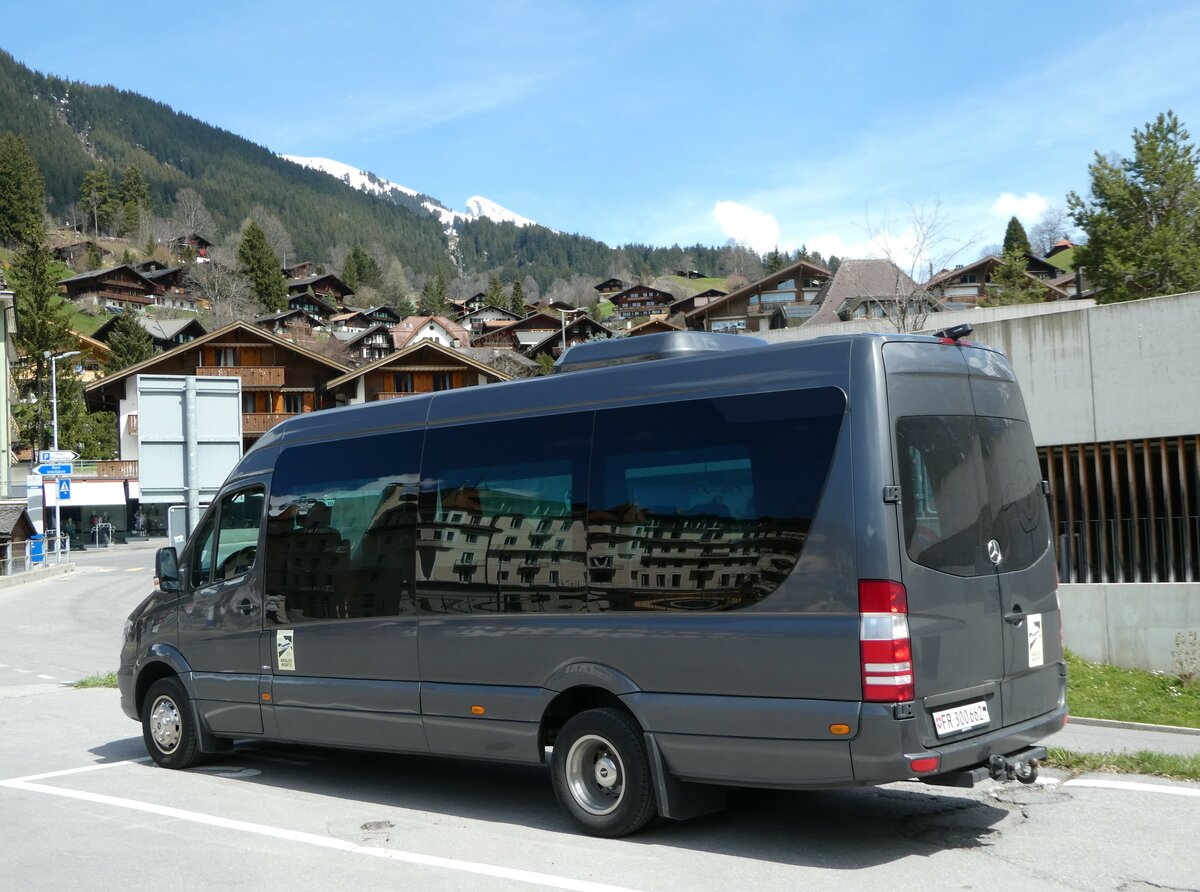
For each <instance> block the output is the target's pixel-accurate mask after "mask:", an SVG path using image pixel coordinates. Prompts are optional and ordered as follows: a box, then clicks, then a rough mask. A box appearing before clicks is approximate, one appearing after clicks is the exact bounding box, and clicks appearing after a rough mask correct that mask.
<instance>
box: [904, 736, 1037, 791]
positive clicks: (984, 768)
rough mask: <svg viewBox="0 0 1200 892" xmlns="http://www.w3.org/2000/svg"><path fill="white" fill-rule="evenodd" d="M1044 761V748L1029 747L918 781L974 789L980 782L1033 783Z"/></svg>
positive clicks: (939, 785)
mask: <svg viewBox="0 0 1200 892" xmlns="http://www.w3.org/2000/svg"><path fill="white" fill-rule="evenodd" d="M1045 758H1046V748H1045V747H1044V746H1030V747H1026V748H1025V749H1023V750H1018V751H1017V752H1015V753H1009V754H1008V755H999V754H997V755H994V756H991V757H989V758H988V760H987V761H986V762H984V763H982V764H980V765H975V766H974V767H971V768H960V769H959V770H957V771H947V772H944V773H942V774H934V775H930V776H928V777H923V778H921V781H923V782H924V783H927V784H931V785H933V786H937V787H973V786H975V785H976V784H977V783H979V782H980V781H984V780H987V779H988V778H989V777H990V778H991V779H992V780H998V781H1011V780H1015V781H1019V782H1020V783H1023V784H1032V783H1033V782H1034V781H1036V780H1037V776H1038V768H1039V767H1040V766H1041V764H1042V760H1043V759H1045Z"/></svg>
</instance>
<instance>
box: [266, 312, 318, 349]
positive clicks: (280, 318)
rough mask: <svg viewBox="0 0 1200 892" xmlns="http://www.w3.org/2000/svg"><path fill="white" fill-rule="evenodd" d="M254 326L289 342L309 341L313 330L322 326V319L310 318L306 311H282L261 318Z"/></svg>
mask: <svg viewBox="0 0 1200 892" xmlns="http://www.w3.org/2000/svg"><path fill="white" fill-rule="evenodd" d="M254 324H255V325H256V326H258V327H259V328H262V329H266V330H267V331H269V332H271V333H272V334H275V335H278V336H279V337H281V338H286V339H287V340H289V341H293V342H295V341H309V340H311V339H312V334H313V329H315V328H317V327H318V326H319V325H320V324H321V319H320V318H317V317H314V316H310V315H309V314H308V313H306V312H305V311H304V310H282V311H280V312H278V313H272V314H271V315H269V316H261V317H259V318H258V319H255V320H254Z"/></svg>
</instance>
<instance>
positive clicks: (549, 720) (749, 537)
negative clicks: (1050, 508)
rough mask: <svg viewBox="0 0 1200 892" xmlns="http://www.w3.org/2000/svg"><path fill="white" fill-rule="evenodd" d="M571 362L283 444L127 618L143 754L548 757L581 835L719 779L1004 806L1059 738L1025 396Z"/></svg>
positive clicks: (867, 368)
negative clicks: (921, 791)
mask: <svg viewBox="0 0 1200 892" xmlns="http://www.w3.org/2000/svg"><path fill="white" fill-rule="evenodd" d="M962 335H963V333H962V332H951V333H948V334H945V335H944V336H941V337H928V336H916V335H853V336H839V337H831V338H821V339H817V340H813V341H806V342H792V343H783V344H775V345H769V346H768V345H766V344H764V343H763V342H762V341H760V340H758V339H756V338H752V337H747V336H738V335H714V334H707V333H703V332H689V333H668V334H663V335H650V336H645V337H637V338H626V339H618V340H613V341H606V342H597V343H589V344H583V345H579V346H576V347H572V348H571V349H570V350H569V351H567V353H566V354H564V356H563V357H562V358H561V359H560V360H559V364H558V369H557V372H558V373H557V374H554V375H550V376H546V377H539V378H534V379H529V380H524V381H516V382H510V383H504V384H497V385H492V386H488V387H469V388H464V389H459V390H451V391H444V392H440V393H435V394H421V395H414V396H411V397H407V398H403V399H393V400H387V401H381V402H375V403H369V404H365V405H357V406H349V407H344V408H339V409H331V410H328V411H321V412H315V413H311V414H305V415H300V416H297V417H295V418H291V419H289V420H287V421H285V422H283V423H282V424H279V425H278V426H276V427H275V428H273V429H272V430H271V431H269V432H268V433H267V434H266V435H264V436H263V437H262V439H261V440H260V441H259V442H258V443H257V444H256V445H255V446H254V447H253V448H252V449H250V450H249V451H248V452H247V453H246V454H245V456H244V457H243V458H242V459H241V461H240V463H239V464H238V465H237V467H236V468H235V469H234V471H233V472H232V473H231V475H230V477H229V479H228V480H227V481H226V483H225V484H224V486H223V488H222V490H221V492H220V494H219V495H218V497H217V498H215V499H214V500H213V502H212V504H211V505H210V507H209V508H208V510H207V512H206V513H205V515H204V516H203V517H202V519H201V521H200V523H199V525H198V526H197V527H196V529H195V530H194V531H193V532H192V534H191V536H190V537H189V540H188V542H187V544H186V545H185V546H184V547H183V548H182V550H181V551H180V552H179V553H178V554H177V553H176V550H175V549H173V548H164V549H162V550H161V551H160V552H159V553H158V557H157V561H156V574H157V575H156V580H155V582H156V590H155V591H154V592H153V593H152V594H151V595H150V596H149V597H148V598H147V599H146V601H145V602H144V603H143V604H142V605H141V606H140V607H138V608H137V610H135V611H134V612H133V614H132V615H131V616H130V618H129V621H128V622H127V623H126V632H125V642H124V646H123V649H122V653H121V667H120V671H119V673H118V679H119V684H120V689H121V703H122V708H123V709H124V711H125V712H126V713H127V714H128V715H129V716H130V717H131V718H134V719H137V720H138V721H140V722H141V723H142V726H143V735H144V738H145V742H146V747H147V749H148V751H149V753H150V755H151V756H152V757H153V758H154V760H155V761H156V762H157V763H158V764H160V765H163V766H166V767H170V768H187V767H189V766H191V765H193V764H195V763H196V762H197V761H198V760H199V759H200V758H202V756H203V755H204V754H208V753H219V752H223V751H227V750H228V748H229V747H230V746H231V745H232V742H233V741H235V740H246V739H258V740H270V741H280V742H295V743H304V744H318V745H327V746H332V747H342V748H360V749H372V750H385V751H396V752H405V753H433V754H439V755H452V756H461V757H465V758H475V759H492V760H503V761H510V762H527V763H539V762H544V763H548V765H549V768H550V774H551V780H552V783H553V787H554V790H555V793H556V795H557V797H558V799H559V801H560V802H561V804H562V806H563V807H564V809H565V810H566V811H567V813H568V814H569V815H570V816H571V818H573V819H574V821H575V822H576V824H578V825H579V826H580V827H581V828H582V829H583V830H585V831H586V832H589V833H592V834H595V835H600V836H621V835H624V834H628V833H632V832H635V831H637V830H638V829H640V828H641V827H643V826H644V825H645V824H646V823H647V822H648V821H650V820H651V819H652V818H653V817H655V816H656V815H661V816H664V817H668V818H686V817H690V816H694V815H698V814H703V813H706V812H710V811H712V810H714V809H717V808H719V807H720V806H721V804H722V802H723V797H724V791H725V790H726V789H727V788H729V787H734V786H752V787H773V788H785V789H802V788H829V787H838V786H849V785H863V784H882V783H887V782H890V781H896V780H902V779H908V778H917V779H920V780H924V781H927V782H929V783H933V784H945V785H952V786H953V785H957V786H971V785H973V784H974V783H976V782H977V781H980V780H983V779H986V778H989V777H991V778H994V779H996V780H1011V779H1013V778H1016V779H1017V780H1021V781H1025V782H1030V781H1032V780H1033V779H1034V777H1035V776H1036V773H1037V767H1038V760H1039V759H1041V758H1044V756H1045V750H1044V748H1043V747H1042V746H1040V745H1039V744H1040V741H1041V740H1042V738H1044V737H1045V736H1046V735H1048V734H1051V733H1053V732H1054V731H1056V730H1058V729H1059V728H1061V727H1062V725H1063V723H1064V722H1065V721H1066V715H1067V712H1066V702H1065V690H1066V665H1065V663H1064V661H1063V655H1062V639H1061V633H1060V628H1061V626H1060V615H1059V605H1058V597H1057V591H1056V588H1057V576H1056V572H1055V560H1054V553H1053V549H1052V548H1051V546H1050V538H1051V537H1050V524H1049V519H1048V516H1047V509H1046V502H1045V490H1044V486H1043V483H1042V479H1041V474H1040V471H1039V466H1038V458H1037V453H1036V451H1035V448H1034V443H1033V438H1032V436H1031V434H1030V431H1029V425H1028V421H1027V418H1026V413H1025V408H1024V404H1023V401H1022V398H1021V393H1020V390H1019V388H1018V386H1017V382H1016V379H1015V378H1014V376H1013V372H1012V369H1011V367H1010V366H1009V363H1008V362H1007V360H1006V359H1005V358H1004V356H1003V355H1001V354H1000V353H999V352H997V351H995V350H993V349H990V348H988V347H984V346H979V345H976V344H972V343H969V342H967V341H965V340H963V339H962Z"/></svg>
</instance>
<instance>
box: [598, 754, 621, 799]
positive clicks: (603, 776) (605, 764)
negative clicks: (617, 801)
mask: <svg viewBox="0 0 1200 892" xmlns="http://www.w3.org/2000/svg"><path fill="white" fill-rule="evenodd" d="M616 782H617V765H616V763H615V762H613V760H612V758H611V757H610V756H608V755H603V756H601V757H600V758H599V759H597V760H596V783H598V784H599V785H600V786H602V787H604V788H605V789H606V790H611V789H612V787H613V784H615V783H616Z"/></svg>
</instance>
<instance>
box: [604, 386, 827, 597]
mask: <svg viewBox="0 0 1200 892" xmlns="http://www.w3.org/2000/svg"><path fill="white" fill-rule="evenodd" d="M845 407H846V399H845V395H844V394H843V393H842V392H841V391H840V390H837V389H835V388H818V389H814V390H810V391H799V392H789V393H770V394H756V395H753V396H739V397H728V398H722V399H713V400H691V401H687V402H680V403H672V404H669V405H656V406H638V407H633V408H628V409H613V410H608V411H602V412H598V413H597V415H596V434H595V441H594V444H593V451H592V455H593V471H592V480H591V487H590V494H589V502H588V508H589V511H588V564H589V576H590V593H591V598H592V604H593V609H600V610H724V609H732V608H737V607H743V606H746V605H748V604H753V603H755V602H757V601H759V600H761V599H763V598H765V597H766V596H767V595H769V594H770V593H771V592H772V591H774V590H775V588H776V587H777V586H778V585H779V583H780V582H782V581H783V580H784V579H785V578H786V577H787V576H788V574H789V573H791V571H792V569H793V568H794V567H795V565H796V561H797V560H798V558H799V556H800V552H801V550H802V549H803V547H804V542H805V540H806V538H807V537H808V531H809V527H810V526H811V524H812V521H813V518H814V517H815V515H816V511H817V504H818V502H819V501H820V498H821V493H822V491H823V490H824V487H825V480H826V478H827V477H828V475H829V468H830V465H831V463H832V460H833V453H834V447H835V445H836V443H837V437H838V432H839V430H840V429H841V425H842V418H843V415H844V412H845Z"/></svg>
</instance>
